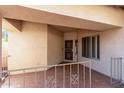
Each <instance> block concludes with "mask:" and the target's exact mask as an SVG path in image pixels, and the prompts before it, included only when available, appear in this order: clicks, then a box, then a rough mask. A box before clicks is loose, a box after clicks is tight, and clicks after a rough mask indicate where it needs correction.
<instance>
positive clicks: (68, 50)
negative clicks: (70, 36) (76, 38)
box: [65, 40, 73, 60]
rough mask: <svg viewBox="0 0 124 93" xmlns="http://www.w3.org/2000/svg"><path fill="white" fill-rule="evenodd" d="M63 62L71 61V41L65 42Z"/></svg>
mask: <svg viewBox="0 0 124 93" xmlns="http://www.w3.org/2000/svg"><path fill="white" fill-rule="evenodd" d="M65 60H73V40H65Z"/></svg>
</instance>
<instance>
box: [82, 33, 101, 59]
mask: <svg viewBox="0 0 124 93" xmlns="http://www.w3.org/2000/svg"><path fill="white" fill-rule="evenodd" d="M87 38H88V39H89V40H88V41H87ZM93 39H94V41H93ZM84 41H85V42H84ZM87 43H89V45H88V44H87ZM87 46H88V47H87ZM87 51H89V52H87ZM87 54H89V55H87ZM93 54H94V56H93ZM82 57H85V58H90V59H96V60H100V35H99V34H97V35H92V36H86V37H83V38H82Z"/></svg>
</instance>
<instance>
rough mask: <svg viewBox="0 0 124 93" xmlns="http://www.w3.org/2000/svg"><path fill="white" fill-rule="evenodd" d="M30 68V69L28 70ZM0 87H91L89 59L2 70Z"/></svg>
mask: <svg viewBox="0 0 124 93" xmlns="http://www.w3.org/2000/svg"><path fill="white" fill-rule="evenodd" d="M30 70H31V71H30ZM2 73H7V75H8V76H7V77H6V78H5V80H4V81H3V83H2V84H1V87H7V88H11V87H22V88H25V87H27V88H30V87H32V88H85V87H87V88H91V87H92V86H91V85H92V84H91V83H92V82H91V78H92V77H91V61H86V62H75V63H65V64H58V65H50V66H38V67H32V68H24V69H16V70H9V71H3V72H2Z"/></svg>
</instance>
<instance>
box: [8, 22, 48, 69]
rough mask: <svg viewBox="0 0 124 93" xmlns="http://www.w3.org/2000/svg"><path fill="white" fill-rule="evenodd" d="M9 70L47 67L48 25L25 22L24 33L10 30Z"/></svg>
mask: <svg viewBox="0 0 124 93" xmlns="http://www.w3.org/2000/svg"><path fill="white" fill-rule="evenodd" d="M8 39H9V42H8V45H9V47H8V54H9V55H10V56H11V57H9V58H8V69H9V70H12V69H20V68H28V67H35V66H39V65H47V25H45V24H38V23H31V22H23V26H22V31H11V29H10V30H9V37H8Z"/></svg>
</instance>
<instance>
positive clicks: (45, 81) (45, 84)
mask: <svg viewBox="0 0 124 93" xmlns="http://www.w3.org/2000/svg"><path fill="white" fill-rule="evenodd" d="M44 88H47V80H46V68H44Z"/></svg>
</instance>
